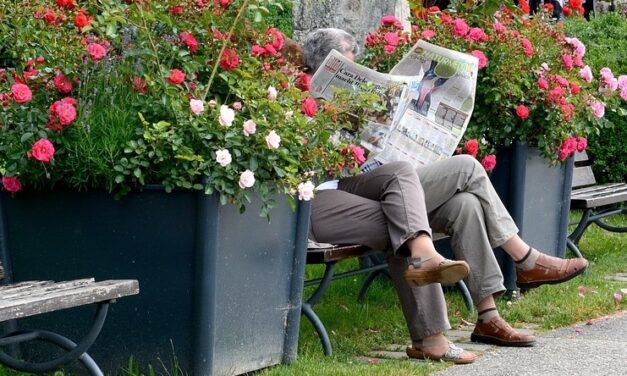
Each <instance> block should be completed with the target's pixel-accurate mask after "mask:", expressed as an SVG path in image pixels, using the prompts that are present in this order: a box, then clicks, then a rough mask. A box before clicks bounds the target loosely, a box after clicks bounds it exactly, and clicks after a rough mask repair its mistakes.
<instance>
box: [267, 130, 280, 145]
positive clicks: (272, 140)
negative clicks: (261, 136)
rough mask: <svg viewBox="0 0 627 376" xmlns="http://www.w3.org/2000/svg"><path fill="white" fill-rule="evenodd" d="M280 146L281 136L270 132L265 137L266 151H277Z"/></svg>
mask: <svg viewBox="0 0 627 376" xmlns="http://www.w3.org/2000/svg"><path fill="white" fill-rule="evenodd" d="M280 144H281V136H279V135H278V134H277V133H276V132H275V131H274V130H272V131H270V133H268V135H267V136H266V145H267V146H268V149H278V148H279V145H280Z"/></svg>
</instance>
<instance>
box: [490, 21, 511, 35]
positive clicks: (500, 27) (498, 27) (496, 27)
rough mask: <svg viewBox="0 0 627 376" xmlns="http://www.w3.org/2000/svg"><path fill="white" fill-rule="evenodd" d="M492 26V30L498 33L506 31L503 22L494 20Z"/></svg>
mask: <svg viewBox="0 0 627 376" xmlns="http://www.w3.org/2000/svg"><path fill="white" fill-rule="evenodd" d="M492 27H493V28H494V31H496V32H497V33H499V34H504V33H506V32H507V28H506V27H505V26H503V24H502V23H500V22H495V23H494V25H492Z"/></svg>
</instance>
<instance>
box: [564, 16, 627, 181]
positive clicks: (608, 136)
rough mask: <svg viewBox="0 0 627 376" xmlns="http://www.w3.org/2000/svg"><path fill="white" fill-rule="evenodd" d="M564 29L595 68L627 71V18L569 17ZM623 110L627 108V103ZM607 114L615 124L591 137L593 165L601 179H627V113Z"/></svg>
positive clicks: (590, 152)
mask: <svg viewBox="0 0 627 376" xmlns="http://www.w3.org/2000/svg"><path fill="white" fill-rule="evenodd" d="M564 30H565V31H566V32H567V33H568V34H571V35H573V36H576V37H577V38H579V40H581V41H582V42H583V43H584V44H585V45H586V47H587V51H586V60H587V61H588V63H589V64H590V66H591V67H593V68H594V69H593V70H594V71H598V70H600V69H601V68H603V67H609V68H610V69H611V70H612V71H613V72H623V73H624V72H627V59H626V58H625V56H627V18H625V17H623V16H621V15H620V14H618V13H607V14H604V15H600V16H598V17H596V18H592V19H591V20H590V21H586V20H585V19H571V18H569V19H568V20H567V22H566V23H565V27H564ZM622 109H623V111H627V105H626V104H625V102H623V104H622ZM606 117H607V119H608V120H609V121H610V122H611V123H612V126H611V127H608V128H605V129H601V130H600V132H599V133H598V134H593V135H591V136H590V140H589V141H590V142H589V146H588V150H589V154H590V157H591V158H592V159H593V161H594V163H593V165H592V168H593V170H594V172H595V176H596V178H597V181H599V182H619V181H627V156H626V154H625V150H627V116H621V115H620V114H619V113H618V112H613V111H608V112H607V113H606Z"/></svg>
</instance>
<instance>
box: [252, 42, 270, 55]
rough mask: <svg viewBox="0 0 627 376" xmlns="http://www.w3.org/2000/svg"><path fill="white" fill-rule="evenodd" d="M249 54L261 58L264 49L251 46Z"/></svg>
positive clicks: (258, 46) (255, 45) (264, 52)
mask: <svg viewBox="0 0 627 376" xmlns="http://www.w3.org/2000/svg"><path fill="white" fill-rule="evenodd" d="M250 54H251V55H253V56H263V55H265V54H266V49H265V48H263V47H261V46H260V45H258V44H253V47H252V48H251V49H250Z"/></svg>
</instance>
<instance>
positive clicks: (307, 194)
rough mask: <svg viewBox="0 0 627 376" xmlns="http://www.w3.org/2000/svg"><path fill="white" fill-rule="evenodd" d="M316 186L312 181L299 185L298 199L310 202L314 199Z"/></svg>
mask: <svg viewBox="0 0 627 376" xmlns="http://www.w3.org/2000/svg"><path fill="white" fill-rule="evenodd" d="M314 188H315V186H314V185H313V183H312V182H311V181H309V180H308V181H306V182H305V183H300V184H298V199H299V200H305V201H309V200H311V199H312V198H313V197H314Z"/></svg>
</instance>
